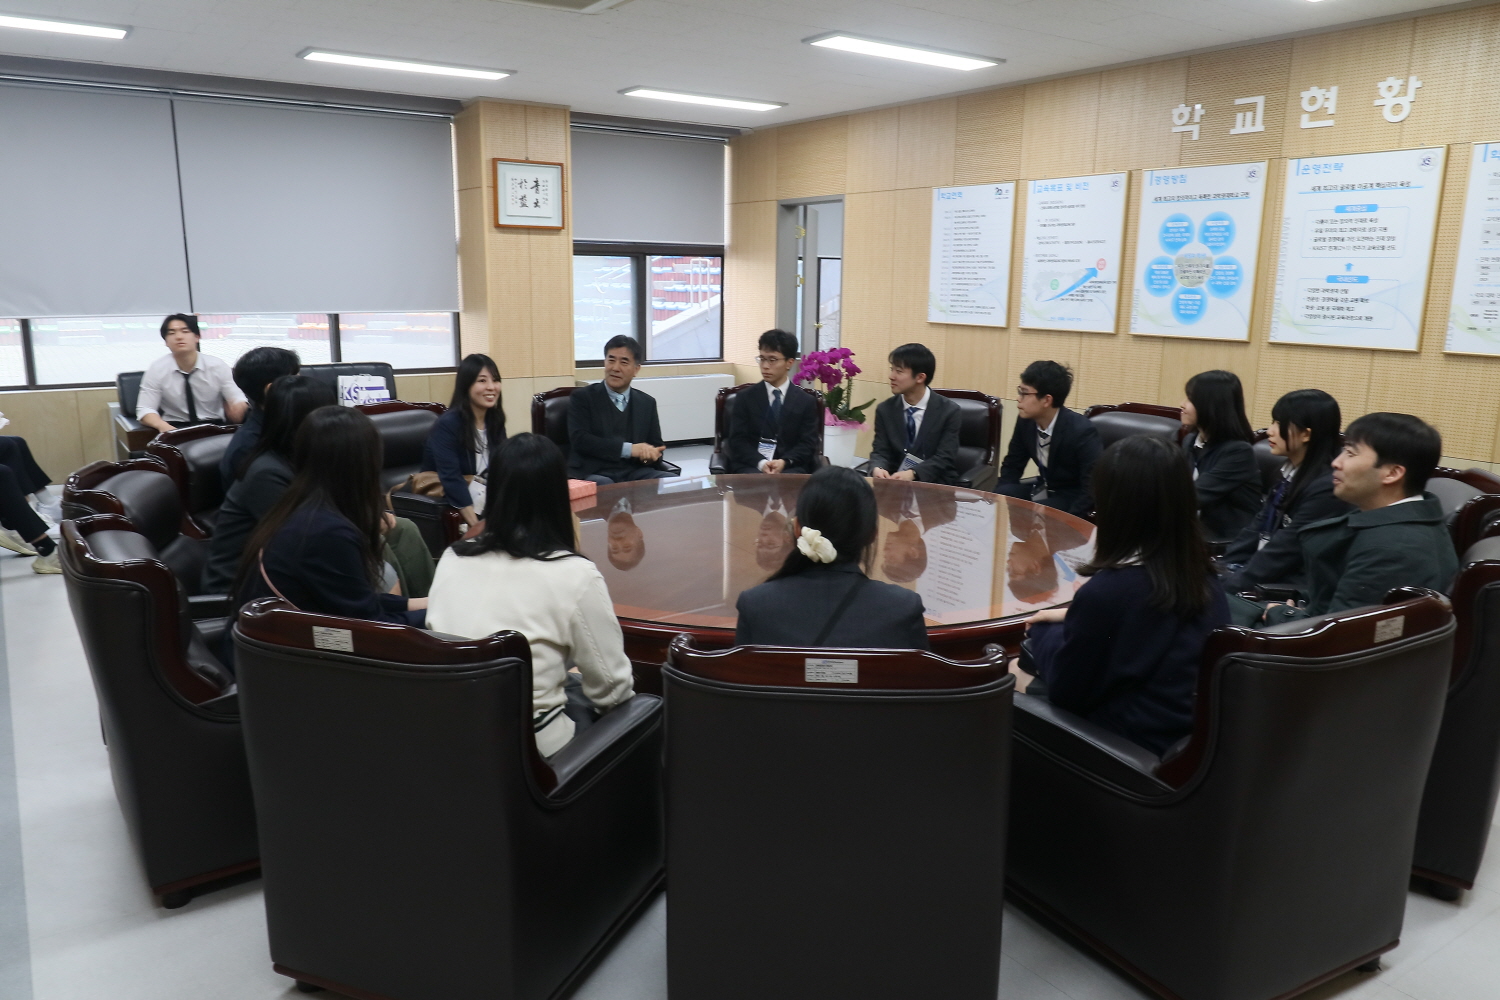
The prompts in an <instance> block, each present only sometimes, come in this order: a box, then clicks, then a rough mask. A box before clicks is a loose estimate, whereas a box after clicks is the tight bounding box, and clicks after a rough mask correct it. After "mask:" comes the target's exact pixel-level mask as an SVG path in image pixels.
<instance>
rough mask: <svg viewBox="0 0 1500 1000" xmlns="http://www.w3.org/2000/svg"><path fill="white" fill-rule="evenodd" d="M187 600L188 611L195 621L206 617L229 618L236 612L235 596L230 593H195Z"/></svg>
mask: <svg viewBox="0 0 1500 1000" xmlns="http://www.w3.org/2000/svg"><path fill="white" fill-rule="evenodd" d="M187 600H188V613H189V614H190V615H191V616H192V618H193V621H195V622H196V621H201V620H202V619H204V618H228V617H229V616H231V615H233V614H234V612H235V607H234V598H232V597H231V596H230V595H228V594H194V595H192V596H191V597H189V598H188V599H187Z"/></svg>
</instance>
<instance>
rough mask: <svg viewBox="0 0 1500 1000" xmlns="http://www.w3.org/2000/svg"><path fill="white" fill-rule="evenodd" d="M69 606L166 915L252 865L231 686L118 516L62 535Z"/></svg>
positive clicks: (205, 625) (127, 811)
mask: <svg viewBox="0 0 1500 1000" xmlns="http://www.w3.org/2000/svg"><path fill="white" fill-rule="evenodd" d="M59 547H60V549H61V560H60V561H61V563H62V569H63V579H64V581H65V583H66V586H67V591H68V603H69V605H70V606H71V607H72V609H73V620H74V622H75V623H76V624H77V626H78V635H79V637H80V638H81V639H82V641H83V651H84V655H85V657H86V658H87V659H88V664H89V672H90V673H91V674H92V675H93V679H94V690H95V692H96V693H97V695H98V698H99V715H100V718H101V720H102V722H103V726H104V736H105V742H106V743H107V744H108V747H109V767H110V772H111V774H112V775H113V776H114V784H115V795H116V796H117V797H118V798H119V800H120V810H121V812H122V813H124V816H125V825H126V827H127V828H128V829H129V831H130V836H131V839H132V840H133V841H134V842H135V847H136V851H137V853H138V854H139V855H140V858H141V864H142V866H143V867H144V868H145V873H146V880H147V882H148V883H149V884H150V886H151V890H152V892H154V893H156V894H157V895H158V896H160V897H161V901H162V905H163V906H166V907H168V908H173V907H178V906H182V905H183V904H185V903H187V902H188V900H190V899H191V898H192V897H193V896H195V895H198V894H200V893H202V892H205V891H208V890H210V889H212V888H214V887H215V886H216V884H218V885H222V884H224V883H225V882H226V881H229V880H232V879H234V878H236V877H245V876H247V875H248V874H250V873H252V872H253V871H254V870H255V869H256V868H257V867H258V864H259V862H258V861H257V856H258V849H257V845H256V837H255V810H254V806H253V804H252V802H251V798H250V778H249V774H248V772H247V771H246V768H245V748H244V743H243V741H242V739H241V736H240V717H239V710H238V706H237V703H236V697H235V687H234V679H233V678H232V677H231V676H230V674H229V672H228V671H226V670H225V669H224V667H223V666H222V665H221V664H220V663H219V661H218V659H217V658H215V656H214V655H213V653H212V652H210V650H211V649H212V648H216V643H217V641H218V639H219V638H220V636H221V635H222V633H223V629H224V627H225V625H226V622H225V620H224V619H222V618H221V619H217V620H214V621H200V622H197V623H196V624H195V623H194V622H193V620H192V619H191V617H190V615H189V613H188V610H187V608H186V601H185V599H184V597H183V594H182V591H181V589H180V588H179V587H178V586H177V582H176V580H174V579H173V574H172V571H171V570H170V569H169V568H168V567H167V566H166V565H165V564H164V563H163V562H162V561H161V560H160V559H159V558H158V557H157V554H156V551H155V546H153V545H152V544H151V542H150V541H149V540H148V539H147V538H146V537H145V536H143V535H141V534H140V533H139V532H137V531H135V530H133V529H132V528H131V525H130V522H128V521H126V520H125V518H123V517H120V516H118V515H114V514H104V515H94V516H91V517H85V518H82V519H80V520H76V521H64V522H63V525H62V542H61V545H60V546H59Z"/></svg>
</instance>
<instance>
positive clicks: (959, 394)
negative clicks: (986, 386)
mask: <svg viewBox="0 0 1500 1000" xmlns="http://www.w3.org/2000/svg"><path fill="white" fill-rule="evenodd" d="M932 391H933V392H935V393H937V394H938V395H940V396H947V397H948V398H949V399H951V400H953V401H954V402H955V403H957V404H958V408H959V410H960V411H961V413H960V416H961V419H962V421H963V422H962V423H961V424H960V425H959V428H958V461H957V462H956V463H955V464H957V466H958V485H960V486H968V487H971V488H973V489H976V490H992V489H994V486H995V480H997V479H999V478H1000V417H1001V403H1000V400H998V399H996V398H995V397H994V396H991V395H988V394H986V393H983V392H978V391H977V390H974V389H937V388H934V389H933V390H932Z"/></svg>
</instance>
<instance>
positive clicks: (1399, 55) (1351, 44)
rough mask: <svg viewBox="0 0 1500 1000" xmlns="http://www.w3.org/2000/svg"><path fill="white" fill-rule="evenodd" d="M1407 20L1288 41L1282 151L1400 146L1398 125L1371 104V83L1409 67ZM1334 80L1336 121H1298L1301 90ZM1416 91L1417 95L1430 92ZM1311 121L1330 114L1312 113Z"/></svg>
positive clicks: (1298, 153)
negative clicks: (1315, 124)
mask: <svg viewBox="0 0 1500 1000" xmlns="http://www.w3.org/2000/svg"><path fill="white" fill-rule="evenodd" d="M1411 42H1412V22H1411V21H1409V20H1408V21H1388V22H1386V23H1385V24H1375V25H1371V26H1369V27H1365V28H1352V29H1350V30H1347V31H1337V32H1332V33H1329V34H1326V35H1308V36H1306V37H1303V38H1298V39H1295V40H1294V41H1293V42H1292V66H1291V72H1290V73H1289V74H1288V78H1287V83H1288V86H1287V95H1286V102H1287V103H1286V108H1287V113H1286V117H1285V125H1284V128H1283V131H1282V135H1283V138H1282V148H1281V155H1283V156H1288V157H1298V156H1326V155H1328V154H1330V153H1354V152H1361V151H1363V150H1370V149H1400V148H1402V147H1403V146H1405V145H1407V143H1405V142H1403V141H1402V137H1401V126H1400V125H1393V124H1391V123H1390V122H1388V121H1386V120H1385V118H1384V117H1383V116H1382V115H1381V113H1380V109H1379V108H1377V107H1375V103H1374V102H1375V98H1377V97H1379V96H1380V95H1379V93H1378V92H1377V91H1376V90H1375V84H1376V83H1378V82H1379V81H1381V80H1384V79H1385V78H1386V77H1388V76H1399V77H1403V78H1404V77H1405V76H1406V75H1407V72H1408V71H1409V70H1410V69H1411ZM1331 85H1337V86H1338V88H1339V93H1338V113H1337V114H1335V115H1333V116H1332V117H1333V120H1334V121H1335V122H1336V123H1337V124H1336V125H1334V126H1333V127H1331V128H1303V127H1302V104H1301V101H1302V97H1301V95H1302V92H1303V91H1305V90H1307V88H1309V87H1322V88H1325V89H1326V88H1327V87H1329V86H1331ZM1432 97H1433V95H1432V94H1431V93H1430V92H1429V93H1422V92H1421V91H1420V90H1419V91H1418V101H1419V102H1420V101H1421V99H1423V98H1429V99H1430V98H1432ZM1311 117H1312V120H1313V121H1322V120H1324V119H1326V118H1328V117H1329V116H1327V115H1325V114H1324V113H1323V112H1322V111H1316V112H1313V113H1312V116H1311Z"/></svg>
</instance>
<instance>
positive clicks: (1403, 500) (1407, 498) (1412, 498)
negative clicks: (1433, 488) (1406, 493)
mask: <svg viewBox="0 0 1500 1000" xmlns="http://www.w3.org/2000/svg"><path fill="white" fill-rule="evenodd" d="M1423 499H1426V498H1425V497H1423V496H1422V494H1420V493H1418V494H1417V495H1416V496H1414V497H1402V498H1401V499H1400V500H1397V501H1396V503H1411V502H1412V501H1413V500H1423ZM1396 503H1388V504H1386V506H1387V507H1394V506H1396Z"/></svg>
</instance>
